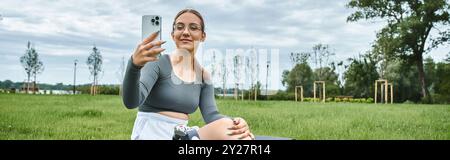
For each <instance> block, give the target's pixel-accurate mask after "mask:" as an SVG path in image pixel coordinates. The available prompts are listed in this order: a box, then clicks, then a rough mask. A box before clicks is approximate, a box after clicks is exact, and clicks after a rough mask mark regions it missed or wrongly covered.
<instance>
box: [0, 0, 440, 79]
mask: <svg viewBox="0 0 450 160" xmlns="http://www.w3.org/2000/svg"><path fill="white" fill-rule="evenodd" d="M346 3H347V1H327V0H318V1H307V0H292V1H275V0H264V1H260V0H246V1H239V0H225V1H203V0H190V1H175V0H164V1H162V0H134V1H121V0H113V1H111V0H98V1H92V0H64V1H62V0H53V1H48V0H29V1H26V2H24V1H17V0H3V1H2V3H1V5H0V14H1V15H2V17H3V20H2V21H0V42H1V43H0V58H1V60H0V62H1V65H2V66H0V67H2V69H0V78H4V79H13V80H17V81H21V80H22V79H23V78H22V76H23V75H20V74H16V75H14V74H12V73H10V72H9V71H8V70H15V71H21V70H22V68H20V65H17V63H18V57H20V56H21V55H22V54H23V53H24V51H25V49H26V43H27V41H32V42H33V43H35V45H36V48H37V50H38V52H39V53H41V54H42V55H41V57H42V58H43V60H45V62H44V63H45V64H44V65H45V66H46V70H45V71H44V74H42V75H41V76H40V77H41V78H42V81H45V82H47V81H48V82H59V81H63V82H64V83H71V77H70V76H67V75H68V73H65V72H67V71H68V70H69V69H70V68H71V66H72V63H73V60H74V59H78V60H79V61H80V64H83V65H80V70H79V72H80V74H81V75H83V76H81V77H80V82H89V75H88V70H87V68H86V66H85V64H84V63H85V59H86V58H87V56H88V55H89V54H90V52H91V48H92V45H93V44H96V46H97V47H98V48H99V49H100V51H101V53H102V55H103V57H104V58H105V66H104V68H105V70H108V72H107V73H105V74H104V78H103V80H104V81H103V82H104V83H117V80H116V79H117V78H116V76H115V74H114V73H112V71H116V70H117V68H119V65H120V64H121V61H122V57H125V58H126V60H128V58H129V56H130V55H131V53H132V52H133V50H134V48H135V47H136V44H138V42H139V40H140V26H141V16H142V15H144V14H159V15H161V16H162V17H164V20H163V39H165V40H168V41H171V38H170V32H171V25H172V20H173V17H174V16H175V14H176V13H177V12H178V11H179V10H181V9H183V8H186V7H193V8H195V9H197V10H199V11H200V12H201V13H202V14H203V16H204V18H205V21H206V25H207V26H206V31H207V42H206V43H207V44H208V46H212V47H215V48H217V49H219V50H222V51H225V49H226V48H233V47H234V48H249V47H251V46H255V47H259V48H261V47H264V48H280V51H281V57H280V58H283V57H284V56H286V55H287V54H288V53H290V52H298V51H309V50H310V49H311V48H312V46H313V45H314V44H317V43H327V44H330V46H331V47H332V48H334V49H336V53H337V54H338V55H339V56H336V59H339V60H345V59H346V58H349V57H352V56H355V55H357V54H359V53H362V52H364V51H367V50H368V49H370V43H371V42H372V41H373V40H374V39H375V31H377V30H379V29H380V28H381V26H382V25H384V24H383V23H382V22H381V23H370V22H352V23H347V22H346V18H347V16H349V15H350V14H351V12H353V11H352V10H351V9H347V8H345V4H346ZM165 47H166V48H167V49H168V51H170V50H171V49H173V48H174V44H173V43H172V42H169V43H167V44H166V45H165ZM443 48H444V49H437V50H434V51H432V53H430V55H432V56H433V57H435V58H438V59H439V58H441V57H444V55H445V54H447V53H445V51H446V50H448V46H447V48H445V47H443ZM447 52H448V51H447ZM280 60H282V61H286V63H281V64H282V65H286V64H288V62H287V61H288V60H286V58H284V59H280ZM3 66H10V67H9V68H3ZM58 67H62V68H63V69H62V70H58V69H55V68H58ZM286 67H288V66H287V65H286ZM282 69H287V68H282ZM64 71H65V72H64ZM66 74H67V75H66ZM18 75H20V76H18ZM63 75H64V76H63ZM54 77H61V79H59V78H58V79H55V78H54ZM83 77H84V78H83Z"/></svg>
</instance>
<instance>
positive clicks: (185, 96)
mask: <svg viewBox="0 0 450 160" xmlns="http://www.w3.org/2000/svg"><path fill="white" fill-rule="evenodd" d="M196 77H200V78H202V80H200V81H199V82H200V83H195V81H194V82H184V81H183V80H181V79H180V78H178V76H176V75H175V74H174V73H173V72H172V65H171V62H170V57H169V55H167V54H165V55H162V56H160V58H159V60H157V61H154V62H147V63H146V64H145V65H144V66H143V67H142V68H139V67H138V66H136V65H134V64H133V60H132V59H131V58H130V60H129V61H128V65H127V69H126V73H125V78H124V80H123V84H122V89H123V90H122V91H123V94H122V95H123V96H122V98H123V103H124V105H125V106H126V107H127V108H128V109H133V108H136V107H139V111H142V112H160V111H173V112H180V113H186V114H191V113H194V112H195V111H196V110H197V107H200V111H201V113H202V116H203V120H204V121H205V122H206V123H210V122H213V121H215V120H217V119H220V118H223V117H225V116H223V115H221V114H219V112H218V110H217V107H216V102H215V99H214V87H213V85H212V84H211V83H207V82H209V80H206V79H205V80H203V76H202V75H199V76H196Z"/></svg>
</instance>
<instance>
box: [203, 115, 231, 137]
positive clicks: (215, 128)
mask: <svg viewBox="0 0 450 160" xmlns="http://www.w3.org/2000/svg"><path fill="white" fill-rule="evenodd" d="M233 125H234V122H233V120H231V119H230V118H221V119H218V120H216V121H213V122H211V123H209V124H207V125H205V126H204V127H202V128H200V130H199V135H200V138H201V139H219V140H231V139H237V138H238V136H230V135H229V133H230V131H231V130H229V128H231V127H232V126H233Z"/></svg>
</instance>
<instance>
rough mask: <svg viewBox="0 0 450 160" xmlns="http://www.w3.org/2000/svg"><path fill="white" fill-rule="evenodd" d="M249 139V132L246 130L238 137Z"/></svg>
mask: <svg viewBox="0 0 450 160" xmlns="http://www.w3.org/2000/svg"><path fill="white" fill-rule="evenodd" d="M247 137H250V131H249V130H246V131H245V132H244V133H242V134H241V135H239V139H244V138H247Z"/></svg>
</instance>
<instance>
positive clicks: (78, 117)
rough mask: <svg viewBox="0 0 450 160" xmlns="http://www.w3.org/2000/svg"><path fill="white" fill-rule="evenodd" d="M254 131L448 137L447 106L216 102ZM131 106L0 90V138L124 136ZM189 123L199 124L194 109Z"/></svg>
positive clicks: (106, 99)
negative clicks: (240, 118) (5, 92)
mask: <svg viewBox="0 0 450 160" xmlns="http://www.w3.org/2000/svg"><path fill="white" fill-rule="evenodd" d="M217 104H218V106H219V110H220V112H221V113H222V114H225V115H229V116H240V117H243V118H245V119H246V120H247V122H248V123H249V124H250V126H251V129H252V131H253V132H254V133H255V135H269V136H278V137H291V138H295V139H450V106H448V105H419V104H394V105H374V104H351V103H326V104H323V103H299V102H297V103H296V102H292V101H258V102H254V101H243V102H242V101H234V100H220V99H218V100H217ZM136 112H137V110H136V109H134V110H128V109H126V108H125V107H124V106H123V105H122V101H121V98H120V97H119V96H106V95H99V96H89V95H76V96H72V95H63V96H58V95H53V96H51V95H23V94H0V139H129V138H130V134H131V130H132V127H133V123H134V119H135V116H136ZM189 123H190V125H204V123H203V120H202V118H201V115H200V113H199V111H197V112H195V113H194V114H193V115H191V120H190V122H189Z"/></svg>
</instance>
